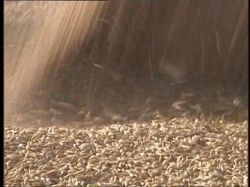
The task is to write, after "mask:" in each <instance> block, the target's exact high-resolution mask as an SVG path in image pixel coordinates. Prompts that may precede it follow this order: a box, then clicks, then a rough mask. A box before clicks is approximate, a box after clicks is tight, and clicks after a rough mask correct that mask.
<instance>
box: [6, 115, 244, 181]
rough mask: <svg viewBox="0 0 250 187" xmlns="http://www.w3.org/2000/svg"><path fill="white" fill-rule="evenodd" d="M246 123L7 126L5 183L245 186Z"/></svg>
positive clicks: (190, 121)
mask: <svg viewBox="0 0 250 187" xmlns="http://www.w3.org/2000/svg"><path fill="white" fill-rule="evenodd" d="M247 123H248V122H247V121H245V122H242V123H234V124H230V123H226V122H225V121H223V120H217V121H210V122H204V121H199V120H197V119H196V120H187V119H176V118H175V119H172V120H170V121H168V122H166V121H165V122H164V121H152V123H151V124H136V123H132V124H125V125H119V124H112V125H109V126H105V127H101V128H96V127H95V128H94V127H93V128H86V129H76V128H66V127H48V128H45V127H44V128H41V127H40V128H17V127H10V126H6V127H5V134H4V140H5V143H4V145H5V154H4V173H5V185H6V186H11V185H14V184H16V185H19V186H20V185H21V186H22V185H24V186H32V185H33V186H34V185H35V186H164V185H165V186H173V185H176V186H183V185H189V186H195V185H200V186H201V185H202V186H236V185H240V186H247V179H248V177H247V176H248V161H247V160H248V159H247Z"/></svg>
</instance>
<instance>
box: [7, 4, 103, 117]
mask: <svg viewBox="0 0 250 187" xmlns="http://www.w3.org/2000/svg"><path fill="white" fill-rule="evenodd" d="M25 3H26V5H27V7H28V5H31V4H32V5H31V6H37V7H38V11H37V12H38V13H40V12H41V10H40V9H39V6H41V5H40V4H39V3H40V2H25ZM29 3H30V4H29ZM47 3H48V4H47V9H49V11H48V12H49V16H48V15H43V18H40V19H44V22H43V24H41V25H40V27H39V28H37V29H36V30H35V31H33V32H32V33H28V34H29V35H28V34H27V33H26V32H27V30H28V29H29V28H28V27H25V26H24V27H22V32H21V33H22V34H20V35H18V36H17V38H18V40H23V42H17V45H16V46H14V50H13V51H11V52H10V51H7V50H5V53H4V60H5V61H4V69H5V72H4V102H5V103H4V115H5V119H7V118H8V117H9V115H10V114H11V112H12V111H13V110H14V107H16V106H17V107H18V106H19V105H22V104H23V102H24V101H25V100H26V99H29V98H28V94H29V93H30V91H31V90H33V89H34V88H35V87H36V86H37V85H39V83H40V82H41V81H42V79H43V73H44V70H45V69H46V68H48V66H50V65H51V64H52V63H54V62H55V63H58V65H59V63H60V59H62V58H63V57H64V56H65V55H66V52H68V49H69V48H72V46H73V45H74V44H76V43H77V42H79V41H81V39H83V41H84V38H85V37H86V34H87V33H88V32H89V31H90V30H91V29H93V25H91V23H92V22H93V20H94V19H96V17H97V16H98V15H97V14H95V12H97V11H98V10H100V8H101V6H102V4H103V3H105V2H47ZM6 7H7V5H6ZM28 11H30V10H29V9H27V10H23V16H25V14H26V12H28ZM39 11H40V12H39ZM37 12H35V13H34V14H35V15H34V16H36V14H38V13H37ZM5 19H11V15H9V17H8V16H5ZM23 21H24V23H25V21H26V22H27V20H23ZM11 26H12V25H11ZM79 33H81V35H80V34H79ZM7 34H8V33H7ZM18 34H19V33H18ZM22 37H25V38H22ZM20 43H21V44H22V45H21V44H20ZM5 49H7V47H5Z"/></svg>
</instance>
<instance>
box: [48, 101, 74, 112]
mask: <svg viewBox="0 0 250 187" xmlns="http://www.w3.org/2000/svg"><path fill="white" fill-rule="evenodd" d="M51 104H52V105H54V106H57V107H59V108H61V109H66V110H71V111H75V110H76V107H75V106H74V105H73V104H70V103H66V102H59V101H54V100H52V101H51Z"/></svg>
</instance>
